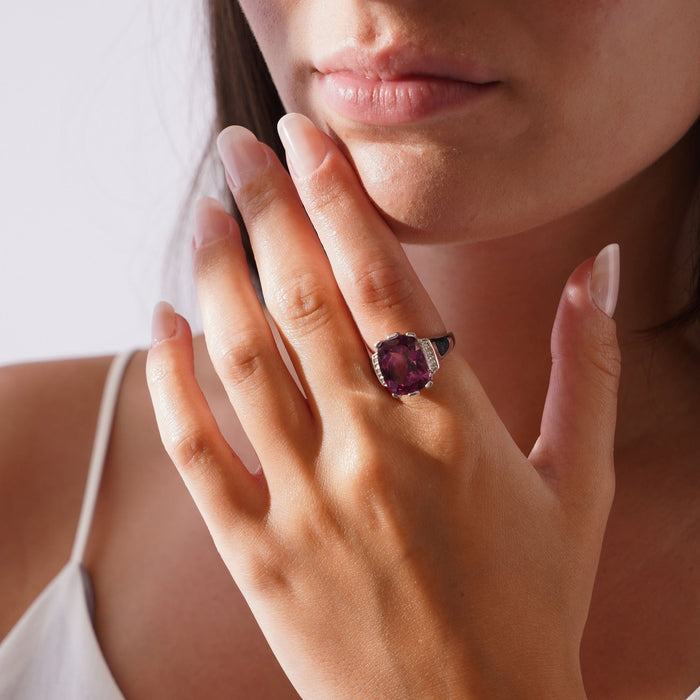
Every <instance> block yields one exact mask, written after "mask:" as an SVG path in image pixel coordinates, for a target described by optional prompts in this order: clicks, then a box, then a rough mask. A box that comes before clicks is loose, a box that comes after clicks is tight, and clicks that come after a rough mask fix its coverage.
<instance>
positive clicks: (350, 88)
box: [317, 72, 498, 126]
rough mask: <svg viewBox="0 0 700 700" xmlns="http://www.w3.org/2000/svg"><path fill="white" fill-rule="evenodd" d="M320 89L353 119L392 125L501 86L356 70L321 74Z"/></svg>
mask: <svg viewBox="0 0 700 700" xmlns="http://www.w3.org/2000/svg"><path fill="white" fill-rule="evenodd" d="M317 75H318V76H319V84H320V89H321V91H322V93H323V95H324V97H325V99H326V101H327V103H328V104H329V105H330V107H332V108H333V109H334V110H335V111H337V112H339V113H340V114H342V115H343V116H345V117H347V118H349V119H352V120H354V121H358V122H363V123H366V124H376V125H381V126H391V125H397V124H409V123H411V122H415V121H419V120H421V119H425V118H426V117H429V116H433V115H435V114H437V113H440V112H443V111H447V110H452V109H456V108H459V107H465V106H467V105H469V104H472V103H476V102H479V101H480V100H481V98H482V97H484V95H486V94H487V93H490V92H492V91H493V89H494V88H495V87H496V86H497V85H498V83H497V82H493V83H484V84H477V83H467V82H464V81H460V80H451V79H448V78H433V77H430V76H416V77H412V78H404V79H401V80H376V79H373V78H365V77H363V76H359V75H357V74H356V73H349V72H336V73H318V74H317Z"/></svg>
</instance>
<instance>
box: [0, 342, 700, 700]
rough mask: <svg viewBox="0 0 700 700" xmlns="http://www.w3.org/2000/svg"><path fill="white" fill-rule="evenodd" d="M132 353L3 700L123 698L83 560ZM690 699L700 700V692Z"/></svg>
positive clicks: (7, 664)
mask: <svg viewBox="0 0 700 700" xmlns="http://www.w3.org/2000/svg"><path fill="white" fill-rule="evenodd" d="M132 354H133V350H131V351H129V352H125V353H123V354H122V355H119V356H117V357H115V358H114V360H113V362H112V365H111V367H110V369H109V374H108V375H107V380H106V382H105V388H104V392H103V394H102V403H101V404H100V411H99V415H98V419H97V430H96V432H95V441H94V443H93V448H92V457H91V458H90V467H89V469H88V475H87V481H86V484H85V494H84V496H83V505H82V508H81V510H80V518H79V521H78V528H77V530H76V533H75V541H74V542H73V551H72V553H71V557H70V560H69V561H68V563H67V564H66V565H65V566H64V567H63V568H62V569H61V571H60V572H59V573H58V574H57V575H56V577H55V578H54V579H53V580H52V581H51V583H49V584H48V586H46V588H44V590H43V591H42V593H41V594H40V595H39V597H38V598H36V600H35V601H34V602H33V603H32V604H31V606H30V607H29V608H28V609H27V610H26V612H25V613H24V615H22V617H21V618H20V620H19V621H18V622H17V624H16V625H15V626H14V627H13V628H12V629H11V630H10V632H9V634H8V635H7V637H5V639H4V640H3V641H2V642H0V700H124V695H123V694H122V692H121V691H120V690H119V686H117V683H116V681H115V680H114V677H113V676H112V674H111V672H110V670H109V666H107V662H106V661H105V658H104V656H103V655H102V650H101V649H100V645H99V642H98V641H97V637H96V635H95V629H94V627H93V611H94V601H93V593H92V584H91V583H90V577H89V576H88V574H87V572H86V571H85V569H84V568H83V564H82V561H83V554H84V553H85V545H86V543H87V538H88V534H89V532H90V523H91V522H92V515H93V512H94V510H95V502H96V500H97V492H98V490H99V486H100V478H101V476H102V469H103V466H104V461H105V457H106V456H107V448H108V446H109V437H110V434H111V432H112V422H113V420H114V409H115V408H116V404H117V398H118V396H119V387H120V385H121V380H122V377H123V375H124V370H125V369H126V365H127V363H128V361H129V359H130V358H131V355H132ZM687 700H700V688H698V689H697V690H696V691H695V692H693V693H692V695H690V697H689V698H687Z"/></svg>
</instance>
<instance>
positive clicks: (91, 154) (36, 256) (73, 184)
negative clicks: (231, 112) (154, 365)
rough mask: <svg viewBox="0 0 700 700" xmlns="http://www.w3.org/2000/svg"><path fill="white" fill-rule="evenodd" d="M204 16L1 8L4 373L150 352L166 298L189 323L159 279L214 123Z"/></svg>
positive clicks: (124, 0) (74, 4) (152, 1)
mask: <svg viewBox="0 0 700 700" xmlns="http://www.w3.org/2000/svg"><path fill="white" fill-rule="evenodd" d="M202 4H203V2H202V1H201V0H118V1H111V2H95V0H66V1H65V2H60V3H57V2H53V1H51V0H36V1H35V2H32V1H31V0H28V1H27V2H21V3H20V2H12V3H5V4H4V7H3V10H2V14H1V19H0V197H1V199H0V204H1V206H0V234H1V235H2V247H1V249H0V364H7V363H11V362H18V361H25V360H34V359H41V358H52V357H64V356H74V355H91V354H102V353H115V352H119V351H120V350H122V349H126V348H127V347H131V346H139V347H144V346H147V345H148V343H149V340H150V332H149V330H150V313H151V309H152V306H153V304H154V303H155V302H156V301H157V300H158V299H159V298H161V297H163V298H167V299H169V300H170V301H175V302H176V303H177V304H178V310H183V311H185V312H186V313H189V314H190V315H191V314H192V311H193V309H192V306H193V305H192V304H191V303H190V304H189V306H188V304H187V302H188V300H191V291H190V290H189V289H187V286H186V284H185V283H184V282H183V285H182V286H181V288H180V290H179V292H178V291H177V290H176V288H175V287H171V288H167V287H166V286H165V285H164V283H163V281H162V280H163V274H162V268H163V264H164V259H165V251H166V248H167V247H168V242H169V240H170V238H171V236H172V233H173V231H174V230H175V228H176V227H177V226H178V224H179V223H180V221H179V210H180V206H181V204H182V202H183V200H184V196H185V194H186V190H187V187H188V184H189V182H190V180H191V179H192V177H193V174H194V170H195V165H196V162H197V161H198V158H199V155H200V153H201V151H202V149H203V148H204V147H205V145H206V142H207V138H208V134H209V130H210V124H211V115H212V113H213V107H212V99H211V90H210V77H209V64H208V46H207V44H206V36H205V29H204V26H203V17H202V14H203V9H202ZM209 190H210V191H207V186H206V185H205V188H204V192H203V193H205V194H214V191H213V190H212V186H211V184H210V183H209ZM188 219H189V217H185V224H186V225H187V224H188ZM182 240H187V237H186V238H185V239H182ZM179 255H180V258H181V260H182V261H183V266H184V268H185V269H187V268H188V266H189V243H187V244H186V245H184V246H182V252H181V253H180V254H179ZM188 277H189V276H188V275H184V280H188ZM193 321H194V323H195V325H197V323H198V322H197V320H196V319H193Z"/></svg>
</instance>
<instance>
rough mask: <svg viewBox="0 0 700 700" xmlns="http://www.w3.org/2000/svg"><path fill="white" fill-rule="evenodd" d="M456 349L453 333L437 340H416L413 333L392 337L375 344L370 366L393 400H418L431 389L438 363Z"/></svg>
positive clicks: (394, 334)
mask: <svg viewBox="0 0 700 700" xmlns="http://www.w3.org/2000/svg"><path fill="white" fill-rule="evenodd" d="M454 345H455V337H454V335H453V334H452V333H448V334H447V335H444V336H441V337H440V338H419V337H418V336H417V335H416V334H415V333H412V332H407V333H392V334H391V335H390V336H387V337H386V338H385V339H384V340H380V341H379V342H377V343H375V345H374V347H375V352H374V353H373V354H372V366H373V367H374V372H375V374H376V375H377V379H378V380H379V382H380V383H381V385H382V386H384V387H386V388H387V389H388V390H389V391H390V392H391V395H392V396H393V397H394V398H397V399H398V398H400V397H401V396H418V394H419V393H420V392H421V390H422V389H429V388H430V387H431V386H432V385H433V377H434V375H435V372H437V371H438V369H440V359H441V358H443V357H445V355H447V353H448V352H450V350H452V348H453V347H454Z"/></svg>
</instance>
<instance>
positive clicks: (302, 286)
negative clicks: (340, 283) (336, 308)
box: [270, 272, 330, 332]
mask: <svg viewBox="0 0 700 700" xmlns="http://www.w3.org/2000/svg"><path fill="white" fill-rule="evenodd" d="M329 296H330V292H329V290H328V289H327V288H326V286H325V285H324V284H323V283H322V282H321V281H320V280H319V279H318V276H317V275H316V274H315V273H313V272H304V273H301V274H298V275H292V276H291V278H290V280H289V282H288V283H287V284H286V285H281V286H280V287H279V288H278V289H276V290H275V293H274V295H273V297H272V299H270V305H271V306H273V307H274V311H275V314H274V315H275V316H276V317H277V320H279V321H280V322H282V323H284V324H285V325H287V326H291V327H303V329H304V331H305V332H310V331H314V330H316V329H317V328H319V327H320V326H322V325H324V324H325V323H326V322H327V321H328V319H329V318H330V307H329V304H328V299H329Z"/></svg>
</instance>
